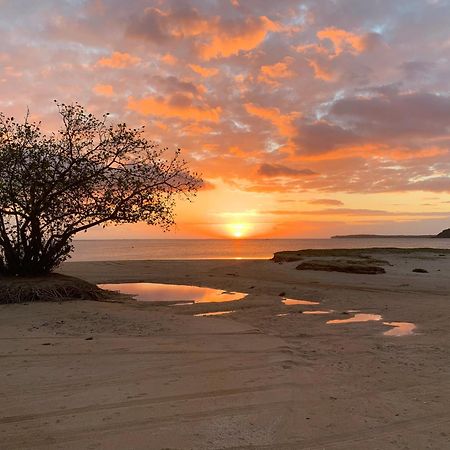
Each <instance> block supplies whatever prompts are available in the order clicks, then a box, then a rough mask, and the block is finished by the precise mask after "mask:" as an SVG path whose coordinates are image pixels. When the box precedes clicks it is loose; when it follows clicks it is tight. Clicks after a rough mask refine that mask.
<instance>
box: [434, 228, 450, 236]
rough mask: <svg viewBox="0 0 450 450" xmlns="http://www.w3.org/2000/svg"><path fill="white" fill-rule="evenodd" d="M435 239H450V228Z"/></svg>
mask: <svg viewBox="0 0 450 450" xmlns="http://www.w3.org/2000/svg"><path fill="white" fill-rule="evenodd" d="M435 237H437V238H450V228H447V229H446V230H442V231H441V232H440V233H439V234H437V235H436V236H435Z"/></svg>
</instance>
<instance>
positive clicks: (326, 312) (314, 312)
mask: <svg viewBox="0 0 450 450" xmlns="http://www.w3.org/2000/svg"><path fill="white" fill-rule="evenodd" d="M332 312H333V311H332V310H331V309H330V310H328V311H326V310H320V309H318V310H316V311H303V314H313V315H314V314H330V313H332Z"/></svg>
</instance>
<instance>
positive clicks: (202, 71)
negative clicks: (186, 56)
mask: <svg viewBox="0 0 450 450" xmlns="http://www.w3.org/2000/svg"><path fill="white" fill-rule="evenodd" d="M189 68H190V69H191V70H193V71H194V72H195V73H198V74H199V75H201V76H202V77H212V76H214V75H217V74H218V73H219V69H216V68H215V67H202V66H198V65H197V64H189Z"/></svg>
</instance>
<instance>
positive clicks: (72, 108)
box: [0, 104, 201, 275]
mask: <svg viewBox="0 0 450 450" xmlns="http://www.w3.org/2000/svg"><path fill="white" fill-rule="evenodd" d="M58 108H59V113H60V115H61V118H62V126H61V128H60V130H59V131H58V132H55V133H52V134H45V133H43V132H42V131H41V127H40V124H39V123H31V122H30V121H29V119H28V116H27V118H26V119H25V121H24V122H23V123H18V122H16V121H15V120H14V118H9V117H5V116H4V115H3V114H0V273H4V274H14V275H38V274H46V273H49V272H51V271H52V270H53V269H54V268H55V267H57V266H58V264H60V263H61V262H62V261H64V260H65V259H66V258H67V257H68V255H69V253H70V251H71V250H72V238H73V237H74V235H75V234H77V233H80V232H83V231H85V230H87V229H89V228H91V227H94V226H106V225H110V224H120V223H136V222H141V221H144V222H146V223H148V224H151V225H158V226H161V227H163V228H168V227H170V226H171V225H172V224H173V223H174V217H173V208H174V205H175V199H176V197H177V194H181V195H183V196H186V197H187V198H188V199H189V198H191V196H192V195H193V194H195V191H196V190H197V189H198V188H199V187H200V185H201V180H200V178H199V177H198V175H197V174H196V173H193V172H191V171H190V170H189V169H188V167H187V164H186V162H185V161H183V160H182V159H181V158H180V154H179V150H178V151H177V152H176V153H175V155H174V156H173V157H171V158H169V159H166V158H165V156H164V155H165V153H166V152H167V149H165V148H160V147H159V146H158V144H156V143H154V142H151V141H149V140H147V139H146V138H145V137H144V134H143V129H142V128H139V129H136V128H128V127H127V126H126V124H118V125H113V124H108V123H107V115H104V116H103V118H102V119H101V120H100V119H97V118H96V117H94V116H93V115H92V114H88V113H87V112H86V111H85V110H84V108H83V107H81V106H80V105H78V104H75V105H65V104H58Z"/></svg>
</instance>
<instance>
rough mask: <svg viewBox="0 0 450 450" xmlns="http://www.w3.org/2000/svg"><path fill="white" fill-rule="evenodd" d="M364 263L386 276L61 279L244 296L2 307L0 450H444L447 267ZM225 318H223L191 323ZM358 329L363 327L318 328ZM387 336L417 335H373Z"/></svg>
mask: <svg viewBox="0 0 450 450" xmlns="http://www.w3.org/2000/svg"><path fill="white" fill-rule="evenodd" d="M372 254H373V256H374V258H378V257H379V258H380V259H382V260H386V261H387V262H388V264H386V265H385V266H383V267H384V268H385V271H386V273H384V274H377V275H364V274H349V273H339V272H316V271H310V270H305V271H300V270H296V269H295V267H296V266H297V265H298V262H289V263H286V262H285V263H276V262H273V261H267V260H198V261H112V262H72V263H70V262H69V263H66V264H64V265H63V267H62V268H61V270H60V272H61V273H64V274H67V275H72V276H75V277H79V278H82V279H85V280H87V281H89V282H92V283H96V284H97V283H124V282H157V283H173V284H186V285H196V286H205V287H211V288H217V289H222V290H229V291H239V292H244V293H247V294H248V295H247V297H246V298H245V299H244V300H239V301H235V302H227V303H202V304H194V305H186V306H176V307H175V306H169V305H154V304H151V303H145V302H136V301H133V300H131V299H126V298H122V299H119V298H118V299H113V300H111V301H109V302H94V301H69V302H63V303H34V304H23V305H22V304H16V305H1V306H0V311H1V312H0V317H1V319H0V320H1V324H2V325H1V328H0V343H1V344H0V345H1V349H0V355H1V359H2V363H1V367H0V372H1V379H2V389H1V399H2V411H1V415H0V447H1V448H2V449H65V450H68V449H133V450H139V449H222V448H224V449H232V448H236V449H311V450H312V449H314V450H316V449H317V450H319V449H327V450H328V449H333V450H334V449H336V450H338V449H339V450H347V449H368V450H375V449H377V450H381V449H383V450H389V449H416V450H424V449H447V448H450V432H449V431H448V430H449V429H450V408H449V404H450V377H449V375H450V374H449V367H450V353H449V342H450V336H449V334H450V332H449V329H450V328H449V324H448V319H449V317H450V314H449V313H450V295H449V292H450V277H449V276H448V274H449V271H450V254H449V253H448V252H441V253H439V252H434V253H427V252H420V253H417V254H414V253H411V254H406V253H405V254H399V255H395V254H387V255H386V254H383V255H381V256H380V255H377V253H376V251H375V250H374V251H373V252H372ZM416 268H420V269H424V270H426V271H427V272H426V273H416V272H413V269H416ZM282 298H290V299H297V300H298V299H304V300H308V301H314V302H319V303H318V304H311V305H308V304H305V305H303V304H294V305H286V304H284V303H282V301H281V300H282ZM223 310H228V311H230V310H232V311H234V312H233V313H230V314H227V315H224V316H215V317H213V316H212V317H197V316H194V314H201V313H207V312H217V311H223ZM310 311H322V312H324V313H323V314H314V313H312V314H311V313H310ZM356 314H373V315H374V316H372V317H375V318H376V319H377V320H370V321H367V322H359V323H358V322H356V323H352V322H350V323H348V322H347V323H331V324H327V321H335V320H348V319H351V318H353V317H355V315H356ZM392 322H395V323H398V322H408V323H410V324H413V325H412V326H415V327H416V328H414V330H413V334H411V335H405V336H400V337H399V336H391V335H389V334H388V335H385V334H384V333H385V332H387V331H389V330H392V329H394V328H395V327H393V326H389V325H387V323H392Z"/></svg>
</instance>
